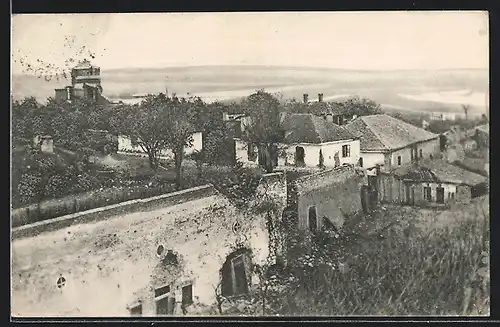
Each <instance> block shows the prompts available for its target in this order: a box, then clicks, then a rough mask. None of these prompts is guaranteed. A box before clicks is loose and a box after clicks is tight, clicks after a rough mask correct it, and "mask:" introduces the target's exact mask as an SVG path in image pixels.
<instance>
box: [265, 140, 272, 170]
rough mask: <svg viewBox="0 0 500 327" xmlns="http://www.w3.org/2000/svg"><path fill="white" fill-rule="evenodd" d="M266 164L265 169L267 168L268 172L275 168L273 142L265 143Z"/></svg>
mask: <svg viewBox="0 0 500 327" xmlns="http://www.w3.org/2000/svg"><path fill="white" fill-rule="evenodd" d="M264 149H265V151H266V152H265V162H264V163H265V166H264V169H265V170H266V172H267V173H272V172H273V170H274V165H273V157H274V156H273V144H266V145H265V148H264Z"/></svg>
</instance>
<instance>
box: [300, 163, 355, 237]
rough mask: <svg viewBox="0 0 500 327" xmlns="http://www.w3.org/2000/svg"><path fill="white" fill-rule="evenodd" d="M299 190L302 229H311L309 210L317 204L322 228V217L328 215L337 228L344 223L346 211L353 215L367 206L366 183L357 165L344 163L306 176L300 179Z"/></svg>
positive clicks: (319, 225) (319, 223) (318, 217)
mask: <svg viewBox="0 0 500 327" xmlns="http://www.w3.org/2000/svg"><path fill="white" fill-rule="evenodd" d="M295 183H296V185H297V192H298V217H299V229H301V230H307V229H308V228H309V223H308V210H309V207H310V206H315V207H316V210H317V219H318V228H321V226H322V218H323V217H326V218H328V219H329V220H330V221H331V222H332V223H333V224H334V225H335V226H336V227H337V228H341V227H342V225H343V224H344V214H347V215H350V214H354V213H357V212H360V211H362V210H363V208H362V205H361V186H362V185H363V183H364V176H363V174H362V171H360V170H357V169H355V168H354V167H353V166H341V167H339V168H335V169H332V170H328V171H325V172H321V173H317V174H313V175H310V176H306V177H304V178H300V179H298V180H297V181H296V182H295Z"/></svg>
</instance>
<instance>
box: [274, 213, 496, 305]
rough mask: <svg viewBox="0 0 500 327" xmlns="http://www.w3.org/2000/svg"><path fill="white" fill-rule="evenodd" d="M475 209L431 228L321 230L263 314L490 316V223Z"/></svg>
mask: <svg viewBox="0 0 500 327" xmlns="http://www.w3.org/2000/svg"><path fill="white" fill-rule="evenodd" d="M476 211H477V212H475V213H474V214H473V215H470V216H469V217H466V218H467V219H462V220H460V222H456V224H455V225H449V226H447V227H444V228H441V229H431V230H430V231H424V230H420V229H415V226H413V224H412V223H408V222H406V223H400V224H396V225H394V226H392V227H390V228H388V229H387V230H385V231H384V232H383V233H382V235H378V234H377V235H376V236H374V237H371V238H365V239H363V238H361V239H360V240H359V239H358V240H356V239H355V238H356V235H350V234H348V233H346V234H343V235H341V234H333V235H334V236H333V238H332V236H331V235H330V236H329V235H328V233H319V234H318V235H317V236H316V237H314V239H313V240H312V241H313V242H312V247H311V248H306V247H302V252H301V253H300V254H299V255H298V257H297V258H296V259H295V260H293V261H290V262H291V266H290V269H291V271H292V275H291V276H292V277H289V275H288V276H284V277H283V278H282V279H281V282H280V283H281V285H284V287H282V288H281V290H280V291H279V294H278V295H277V296H274V297H272V298H270V299H268V302H269V301H273V303H272V304H270V308H273V309H272V312H271V311H270V312H268V314H280V315H470V314H488V311H489V308H488V306H489V288H490V285H489V266H488V256H489V255H488V252H489V222H488V217H485V215H481V213H480V212H479V210H476ZM461 218H463V217H461ZM409 231H411V232H409ZM335 235H338V236H335ZM358 237H359V235H358ZM353 238H354V239H353ZM301 244H306V243H304V242H302V243H301ZM335 249H337V251H336V252H335V251H334V250H335ZM332 250H333V252H332ZM332 259H333V260H332ZM273 299H274V300H273ZM268 310H271V309H268Z"/></svg>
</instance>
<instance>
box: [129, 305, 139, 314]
mask: <svg viewBox="0 0 500 327" xmlns="http://www.w3.org/2000/svg"><path fill="white" fill-rule="evenodd" d="M129 311H130V315H132V316H140V315H142V304H140V303H138V304H136V305H134V306H132V307H130V308H129Z"/></svg>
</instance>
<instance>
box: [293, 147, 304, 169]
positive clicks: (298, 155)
mask: <svg viewBox="0 0 500 327" xmlns="http://www.w3.org/2000/svg"><path fill="white" fill-rule="evenodd" d="M305 156H306V153H305V151H304V148H303V147H301V146H298V147H296V148H295V165H296V166H305Z"/></svg>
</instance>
